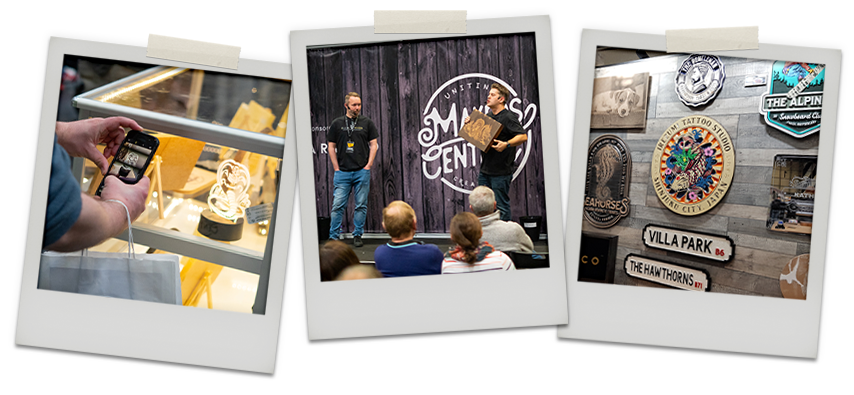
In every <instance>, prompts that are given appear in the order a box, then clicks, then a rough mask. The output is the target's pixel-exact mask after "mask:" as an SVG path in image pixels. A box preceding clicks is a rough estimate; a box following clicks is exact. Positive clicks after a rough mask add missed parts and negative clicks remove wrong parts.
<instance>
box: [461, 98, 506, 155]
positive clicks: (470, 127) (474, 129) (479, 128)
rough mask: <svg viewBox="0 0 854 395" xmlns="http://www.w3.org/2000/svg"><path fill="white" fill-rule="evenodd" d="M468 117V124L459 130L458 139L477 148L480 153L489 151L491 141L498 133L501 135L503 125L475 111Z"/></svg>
mask: <svg viewBox="0 0 854 395" xmlns="http://www.w3.org/2000/svg"><path fill="white" fill-rule="evenodd" d="M469 117H470V118H471V119H470V120H469V123H467V124H465V125H463V128H462V129H460V137H462V138H463V139H465V140H466V141H468V142H469V143H471V144H472V145H473V146H475V147H477V149H479V150H481V152H486V151H489V148H490V147H492V140H494V139H495V136H498V133H501V129H503V128H504V125H502V124H501V123H500V122H498V121H496V120H494V119H492V118H490V117H488V116H487V115H486V114H484V113H482V112H480V111H478V110H477V109H475V110H474V111H472V113H471V115H469Z"/></svg>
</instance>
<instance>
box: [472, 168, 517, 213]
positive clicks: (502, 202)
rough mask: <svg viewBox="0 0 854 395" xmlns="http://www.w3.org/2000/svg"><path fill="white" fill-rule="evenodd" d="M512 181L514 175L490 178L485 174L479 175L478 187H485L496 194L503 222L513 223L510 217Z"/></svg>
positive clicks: (496, 201)
mask: <svg viewBox="0 0 854 395" xmlns="http://www.w3.org/2000/svg"><path fill="white" fill-rule="evenodd" d="M510 181H513V175H512V174H510V175H507V176H490V175H486V174H483V173H480V174H478V175H477V186H485V187H487V188H489V189H492V192H494V193H495V203H497V204H498V211H500V212H501V220H502V221H512V219H511V216H510Z"/></svg>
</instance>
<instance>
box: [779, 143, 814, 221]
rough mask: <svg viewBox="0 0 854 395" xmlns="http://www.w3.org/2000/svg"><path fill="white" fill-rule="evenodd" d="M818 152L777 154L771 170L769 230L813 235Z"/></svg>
mask: <svg viewBox="0 0 854 395" xmlns="http://www.w3.org/2000/svg"><path fill="white" fill-rule="evenodd" d="M817 167H818V157H817V156H815V155H777V156H775V157H774V168H773V170H772V172H771V208H770V210H769V211H768V221H767V222H766V225H767V227H768V229H770V230H772V231H775V232H788V233H802V234H812V217H813V207H814V206H815V177H816V168H817Z"/></svg>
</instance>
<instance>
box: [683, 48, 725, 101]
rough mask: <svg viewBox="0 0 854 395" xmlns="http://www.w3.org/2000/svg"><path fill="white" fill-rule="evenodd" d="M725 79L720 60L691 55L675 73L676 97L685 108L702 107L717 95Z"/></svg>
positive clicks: (712, 56) (711, 56)
mask: <svg viewBox="0 0 854 395" xmlns="http://www.w3.org/2000/svg"><path fill="white" fill-rule="evenodd" d="M725 78H726V73H725V72H724V64H723V62H721V58H719V57H717V56H714V55H691V56H689V57H688V59H685V61H683V62H682V66H680V67H679V70H678V71H677V72H676V95H678V96H679V99H680V100H682V103H683V104H685V105H686V106H691V107H699V106H702V105H704V104H707V103H709V102H710V101H712V100H713V99H714V98H715V96H717V95H718V92H720V91H721V87H723V84H724V79H725Z"/></svg>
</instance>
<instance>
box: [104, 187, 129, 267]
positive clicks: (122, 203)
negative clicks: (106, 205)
mask: <svg viewBox="0 0 854 395" xmlns="http://www.w3.org/2000/svg"><path fill="white" fill-rule="evenodd" d="M105 202H116V203H118V204H121V205H122V207H124V208H125V213H126V214H127V218H128V258H131V256H133V259H136V251H134V249H133V227H132V226H131V222H130V210H128V206H125V204H124V202H122V201H121V200H117V199H109V200H105Z"/></svg>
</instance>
